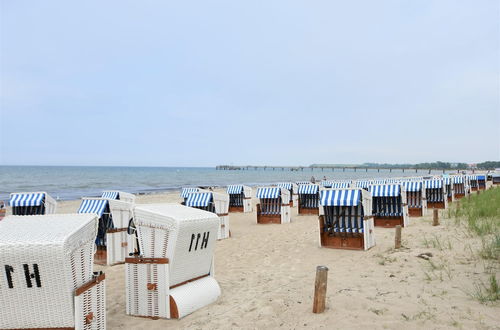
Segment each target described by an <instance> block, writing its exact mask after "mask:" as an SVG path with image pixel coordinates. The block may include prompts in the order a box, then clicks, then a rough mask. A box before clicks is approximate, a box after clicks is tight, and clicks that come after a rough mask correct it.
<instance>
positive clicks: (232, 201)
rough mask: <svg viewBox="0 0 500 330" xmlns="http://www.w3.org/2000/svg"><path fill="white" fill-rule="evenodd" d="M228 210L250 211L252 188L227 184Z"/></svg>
mask: <svg viewBox="0 0 500 330" xmlns="http://www.w3.org/2000/svg"><path fill="white" fill-rule="evenodd" d="M226 192H227V194H228V195H229V212H244V213H249V212H252V188H250V187H248V186H244V185H241V184H237V185H229V186H227V190H226Z"/></svg>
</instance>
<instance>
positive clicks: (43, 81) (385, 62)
mask: <svg viewBox="0 0 500 330" xmlns="http://www.w3.org/2000/svg"><path fill="white" fill-rule="evenodd" d="M499 6H500V2H499V1H497V0H478V1H460V0H449V1H447V0H442V1H434V0H419V1H414V0H400V1H388V0H378V1H373V0H366V1H361V0H356V1H331V0H326V1H319V0H313V1H306V0H303V1H293V0H282V1H279V0H265V1H234V0H228V1H160V0H158V1H123V0H119V1H113V0H111V1H79V2H75V1H52V0H47V1H25V0H0V164H2V165H110V166H115V165H116V166H215V165H217V164H233V165H246V164H252V165H309V164H314V163H323V164H324V163H345V164H356V163H364V162H379V163H385V162H387V163H418V162H429V161H437V160H440V161H448V162H469V163H473V162H481V161H485V160H500V82H499V81H500V8H499Z"/></svg>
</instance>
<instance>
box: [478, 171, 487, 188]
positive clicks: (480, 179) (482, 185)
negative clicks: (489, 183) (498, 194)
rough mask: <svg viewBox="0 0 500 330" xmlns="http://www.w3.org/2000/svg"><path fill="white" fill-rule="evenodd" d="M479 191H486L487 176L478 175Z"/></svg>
mask: <svg viewBox="0 0 500 330" xmlns="http://www.w3.org/2000/svg"><path fill="white" fill-rule="evenodd" d="M477 189H478V190H486V174H478V175H477Z"/></svg>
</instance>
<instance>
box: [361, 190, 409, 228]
mask: <svg viewBox="0 0 500 330" xmlns="http://www.w3.org/2000/svg"><path fill="white" fill-rule="evenodd" d="M370 194H371V196H372V206H373V209H372V215H373V218H374V224H375V227H388V228H393V227H396V226H397V225H400V226H401V227H406V226H408V224H409V223H408V204H407V203H406V190H405V188H404V186H402V185H401V184H383V185H371V186H370Z"/></svg>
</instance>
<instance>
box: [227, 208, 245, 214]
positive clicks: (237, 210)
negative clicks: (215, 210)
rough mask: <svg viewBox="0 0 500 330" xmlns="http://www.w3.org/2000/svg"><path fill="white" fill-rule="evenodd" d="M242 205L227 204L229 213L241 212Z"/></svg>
mask: <svg viewBox="0 0 500 330" xmlns="http://www.w3.org/2000/svg"><path fill="white" fill-rule="evenodd" d="M242 212H243V206H229V213H242Z"/></svg>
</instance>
